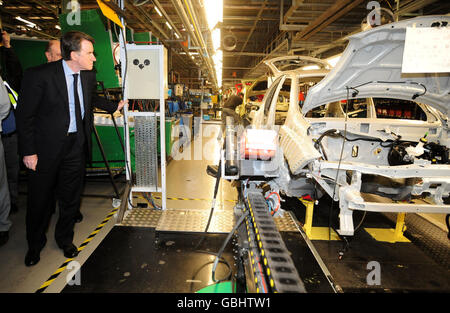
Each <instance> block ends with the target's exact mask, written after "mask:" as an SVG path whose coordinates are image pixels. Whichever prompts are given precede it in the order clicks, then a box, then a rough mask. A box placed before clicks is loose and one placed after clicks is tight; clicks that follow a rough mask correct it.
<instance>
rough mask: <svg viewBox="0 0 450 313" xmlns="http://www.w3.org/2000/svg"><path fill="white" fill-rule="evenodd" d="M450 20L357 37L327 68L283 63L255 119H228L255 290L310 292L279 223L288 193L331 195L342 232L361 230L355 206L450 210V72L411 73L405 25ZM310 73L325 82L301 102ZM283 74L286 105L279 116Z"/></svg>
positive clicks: (226, 161) (241, 237)
mask: <svg viewBox="0 0 450 313" xmlns="http://www.w3.org/2000/svg"><path fill="white" fill-rule="evenodd" d="M449 21H450V18H449V17H448V16H428V17H419V18H415V19H411V20H405V21H401V22H397V23H392V24H387V25H383V26H380V27H376V28H374V29H371V30H369V31H365V32H362V33H359V34H356V35H353V36H352V37H350V42H349V45H348V46H347V48H346V50H345V51H344V53H343V55H342V57H341V59H340V61H339V63H338V64H337V65H336V67H335V68H333V69H332V70H331V71H330V72H329V73H328V74H326V73H325V74H324V72H323V71H324V70H325V69H326V65H323V66H319V67H317V68H314V69H312V68H311V67H306V66H304V67H300V68H299V69H296V70H291V69H290V68H288V67H284V69H285V70H278V71H276V70H275V71H274V72H275V79H274V81H273V82H272V83H271V85H270V86H269V88H268V89H267V91H266V92H265V95H264V98H263V100H262V103H261V105H260V106H259V109H258V110H257V111H256V112H255V113H254V116H253V118H252V122H251V125H250V126H248V127H245V128H244V125H242V124H240V125H239V122H237V124H238V125H234V124H233V123H232V122H233V121H232V120H231V119H229V118H227V126H226V137H225V143H224V149H223V153H222V159H221V164H223V166H222V167H221V166H219V168H218V170H219V171H221V177H222V178H223V179H228V180H230V181H235V182H237V183H238V185H239V187H238V189H239V191H240V197H241V202H240V204H239V205H237V206H236V208H235V214H236V220H238V221H242V224H241V225H240V226H239V227H238V228H237V234H238V247H239V249H238V251H239V258H240V260H241V262H242V264H243V266H242V267H243V268H245V275H246V277H247V280H248V279H250V280H253V281H254V283H251V284H250V285H251V286H254V289H255V290H256V291H265V292H266V291H275V292H284V291H295V292H301V291H304V288H303V285H302V282H301V279H300V277H298V274H297V271H296V269H295V267H293V266H292V260H291V259H290V256H289V252H288V251H287V250H286V247H285V246H284V243H283V241H282V240H281V238H280V236H279V233H278V232H277V230H276V228H275V227H274V224H273V219H272V218H273V217H274V216H277V214H283V210H282V209H281V208H280V207H279V205H280V201H279V197H280V195H281V194H284V195H286V196H290V197H304V196H309V197H311V198H312V199H313V200H317V199H319V198H320V197H322V196H323V195H325V194H328V195H329V196H330V197H331V198H332V199H333V200H334V201H336V202H339V209H340V214H339V226H340V227H339V229H338V230H337V231H338V234H339V235H340V236H352V235H353V234H354V230H355V227H354V225H353V219H352V213H353V211H354V210H361V211H375V212H395V213H401V214H404V213H405V212H427V213H449V212H450V205H449V204H448V199H449V193H450V181H449V177H450V165H449V147H450V145H449V142H448V118H447V115H448V113H449V111H448V105H449V103H450V77H449V74H448V72H447V73H439V74H432V73H429V74H424V73H418V74H417V73H408V74H403V73H402V58H403V56H404V47H405V37H406V33H407V28H421V27H424V28H427V29H429V28H432V27H439V25H448V22H449ZM441 22H442V23H441ZM291 58H292V59H295V58H294V57H291ZM292 59H291V61H292ZM277 61H280V60H277ZM271 64H274V63H273V62H272V63H271V62H270V61H269V62H268V65H269V66H270V65H271ZM281 68H283V67H281ZM321 75H322V76H321ZM325 75H326V76H325ZM320 76H321V77H320ZM324 76H325V78H324V79H322V78H323V77H324ZM311 77H320V79H317V80H316V82H318V83H317V84H315V85H314V86H312V87H311V88H309V90H308V93H307V94H306V99H305V101H304V103H299V100H298V99H299V98H298V97H299V91H300V90H299V85H300V83H301V82H302V81H304V80H305V78H311ZM286 82H289V84H290V101H289V102H290V103H289V109H288V113H287V117H286V119H285V121H283V122H282V124H278V123H277V122H276V118H275V115H276V107H277V104H278V102H279V95H280V92H281V90H282V89H283V86H284V85H285V84H286ZM301 105H302V107H301ZM302 113H303V114H302ZM238 224H239V223H238ZM237 226H238V225H237Z"/></svg>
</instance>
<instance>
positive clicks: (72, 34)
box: [61, 31, 95, 61]
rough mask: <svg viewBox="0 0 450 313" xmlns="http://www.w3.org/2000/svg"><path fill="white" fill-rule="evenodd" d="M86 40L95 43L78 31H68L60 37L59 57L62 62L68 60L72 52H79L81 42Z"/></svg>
mask: <svg viewBox="0 0 450 313" xmlns="http://www.w3.org/2000/svg"><path fill="white" fill-rule="evenodd" d="M82 40H88V41H90V42H92V44H94V43H95V41H94V38H92V37H91V36H89V35H88V34H85V33H82V32H79V31H69V32H67V33H65V34H64V35H63V36H62V37H61V56H62V58H63V59H64V60H66V61H69V60H70V53H71V52H72V51H80V49H81V41H82Z"/></svg>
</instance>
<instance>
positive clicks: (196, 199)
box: [135, 196, 237, 202]
mask: <svg viewBox="0 0 450 313" xmlns="http://www.w3.org/2000/svg"><path fill="white" fill-rule="evenodd" d="M135 197H136V198H140V199H143V197H139V196H135ZM153 198H155V199H158V200H161V196H153ZM166 200H187V201H212V200H213V199H203V198H179V197H166ZM223 201H227V202H237V200H228V199H225V200H223Z"/></svg>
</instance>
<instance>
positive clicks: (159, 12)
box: [155, 7, 162, 16]
mask: <svg viewBox="0 0 450 313" xmlns="http://www.w3.org/2000/svg"><path fill="white" fill-rule="evenodd" d="M155 10H156V13H158V15H159V16H162V14H161V11H160V10H159V9H158V7H155Z"/></svg>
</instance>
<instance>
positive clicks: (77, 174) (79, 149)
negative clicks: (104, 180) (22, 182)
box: [26, 134, 85, 251]
mask: <svg viewBox="0 0 450 313" xmlns="http://www.w3.org/2000/svg"><path fill="white" fill-rule="evenodd" d="M46 163H47V162H43V164H46ZM84 170H85V153H84V145H83V144H80V142H79V140H78V139H77V136H76V134H73V135H69V136H67V137H66V138H65V139H64V144H63V149H62V150H61V153H60V154H59V155H58V156H57V158H56V160H55V162H53V163H52V164H51V166H45V167H44V166H41V167H40V166H39V160H38V165H37V168H36V171H35V172H34V171H31V170H29V176H28V199H27V200H28V204H27V216H26V229H27V241H28V247H29V249H30V250H35V251H40V250H42V248H43V247H44V246H45V243H46V241H47V239H46V236H45V233H46V230H47V228H48V225H49V222H50V218H51V215H52V213H53V212H52V203H54V199H55V197H54V191H55V190H56V199H57V200H58V204H59V205H58V207H59V218H58V221H57V223H56V229H55V239H56V243H57V244H58V246H59V247H60V248H62V247H63V246H65V245H68V244H70V243H72V241H73V236H74V231H73V228H74V225H75V216H76V214H77V212H79V208H80V204H81V192H82V188H83V178H84Z"/></svg>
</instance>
